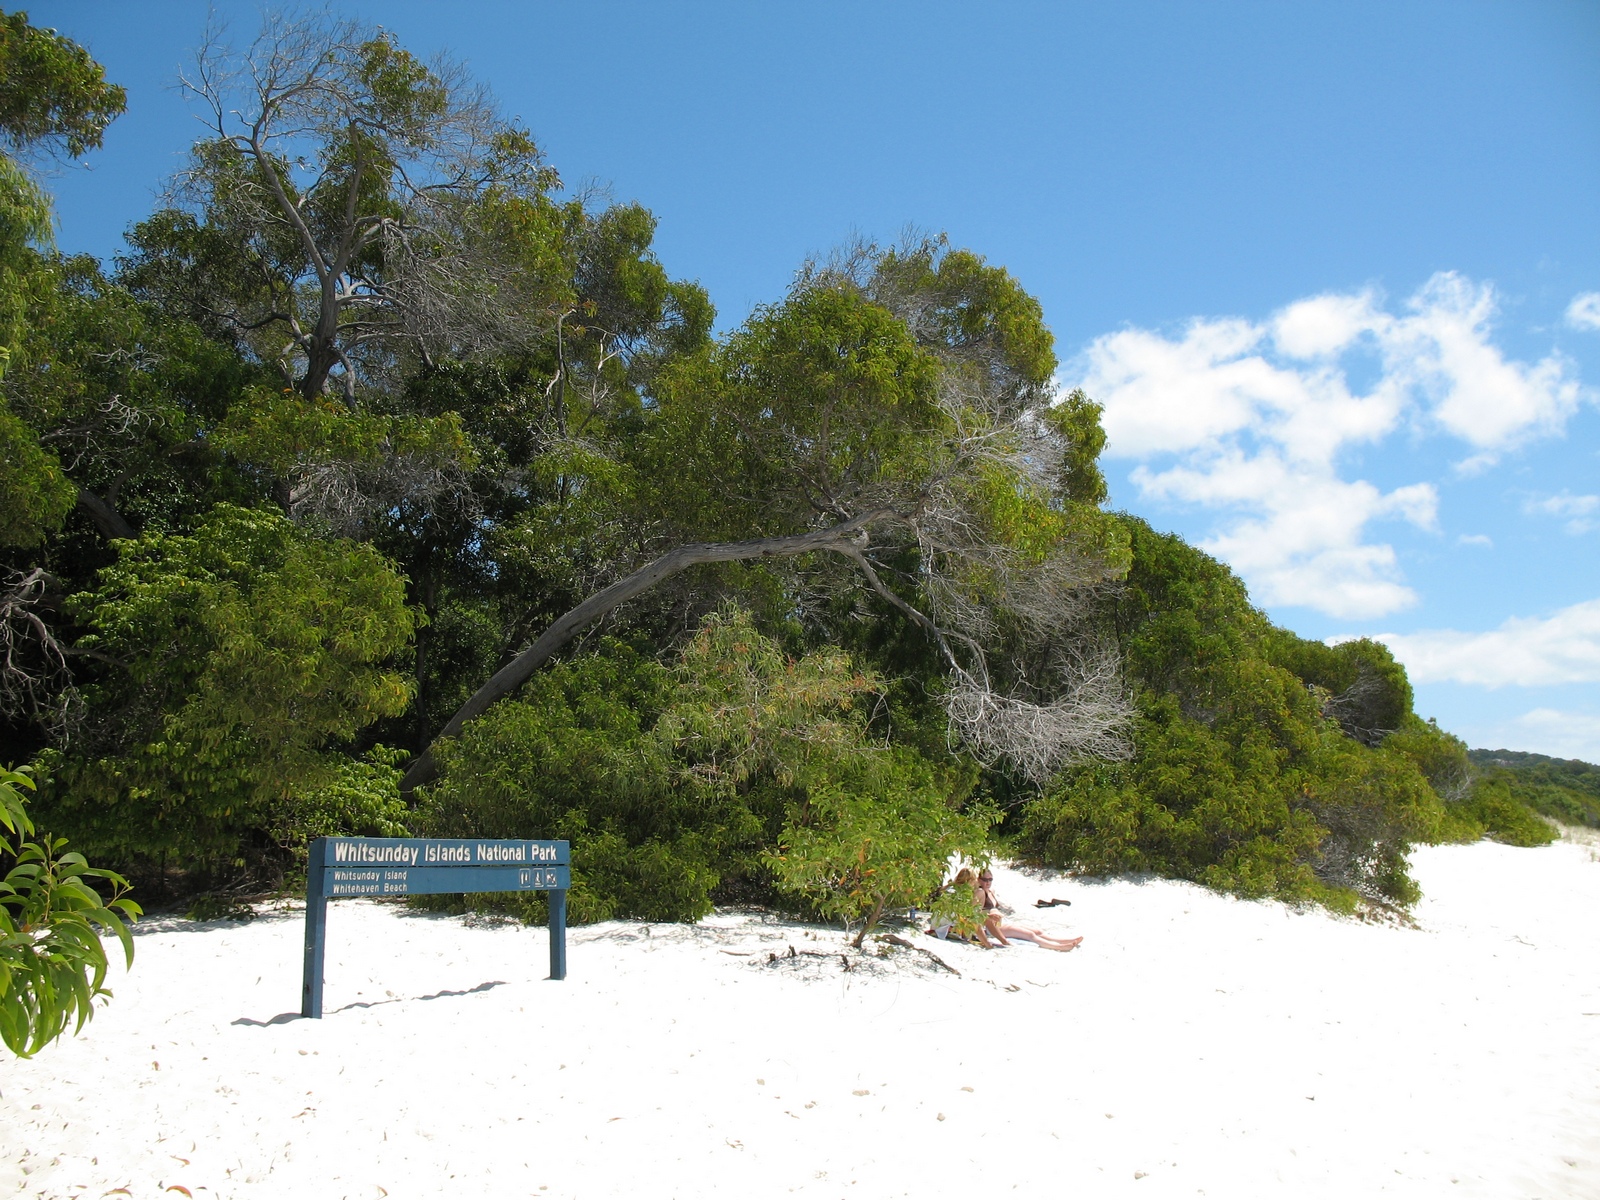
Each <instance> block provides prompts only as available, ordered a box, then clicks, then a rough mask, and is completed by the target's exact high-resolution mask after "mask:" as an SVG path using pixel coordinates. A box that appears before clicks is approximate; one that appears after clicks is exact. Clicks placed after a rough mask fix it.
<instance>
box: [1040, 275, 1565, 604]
mask: <svg viewBox="0 0 1600 1200" xmlns="http://www.w3.org/2000/svg"><path fill="white" fill-rule="evenodd" d="M1494 313H1495V299H1494V292H1493V289H1492V288H1491V287H1490V286H1489V285H1487V284H1484V285H1477V284H1474V283H1472V282H1470V281H1469V280H1467V279H1465V278H1463V277H1462V276H1460V275H1457V274H1455V273H1453V272H1444V273H1441V274H1438V275H1435V276H1434V277H1433V278H1432V279H1430V280H1429V281H1428V283H1427V284H1426V285H1425V286H1424V287H1423V288H1421V289H1420V290H1419V291H1418V292H1417V293H1416V294H1415V295H1414V296H1412V297H1411V299H1410V300H1409V301H1408V302H1407V304H1406V305H1405V310H1404V311H1403V312H1402V313H1400V314H1398V315H1397V314H1394V313H1391V312H1388V311H1386V310H1385V309H1384V308H1383V306H1382V304H1381V302H1380V298H1379V297H1378V295H1377V294H1376V293H1374V292H1372V291H1364V292H1358V293H1353V294H1329V295H1323V296H1313V297H1310V298H1308V299H1305V300H1300V301H1297V302H1296V303H1294V304H1291V305H1289V306H1288V307H1287V308H1285V309H1283V310H1282V311H1280V312H1279V313H1277V314H1275V315H1274V316H1273V317H1271V318H1270V319H1268V320H1267V321H1264V322H1260V323H1257V322H1252V321H1248V320H1243V319H1237V318H1232V319H1224V320H1201V319H1197V320H1194V321H1192V322H1190V324H1189V325H1188V326H1187V327H1186V328H1185V329H1184V330H1183V331H1182V332H1181V333H1180V334H1178V335H1177V336H1176V337H1167V336H1164V335H1162V334H1159V333H1154V332H1151V331H1149V330H1143V329H1128V330H1123V331H1121V332H1118V333H1112V334H1106V335H1104V336H1103V337H1100V338H1097V339H1095V340H1094V341H1093V342H1092V343H1090V345H1089V346H1088V347H1087V348H1086V349H1085V350H1084V352H1083V354H1082V355H1081V356H1080V357H1079V359H1078V360H1077V361H1076V362H1075V363H1074V364H1073V370H1072V372H1071V376H1072V383H1071V386H1081V387H1083V388H1084V390H1085V391H1087V392H1088V393H1089V394H1090V395H1091V396H1093V397H1095V399H1097V400H1098V401H1100V403H1101V404H1102V405H1104V406H1105V415H1104V424H1105V429H1106V435H1107V447H1106V456H1107V458H1108V459H1117V458H1121V459H1132V460H1135V462H1136V463H1137V466H1136V467H1135V469H1134V471H1133V473H1132V479H1133V482H1134V484H1135V486H1137V487H1138V488H1139V489H1140V491H1141V492H1142V493H1143V494H1144V495H1146V496H1147V497H1151V498H1160V499H1166V500H1170V501H1178V502H1184V503H1189V504H1195V505H1198V506H1201V507H1205V508H1211V509H1216V510H1221V511H1224V512H1227V513H1230V514H1231V516H1230V517H1229V518H1228V519H1227V520H1226V521H1225V522H1224V524H1223V525H1222V526H1221V527H1220V528H1219V529H1218V531H1217V532H1216V534H1215V535H1214V536H1213V537H1212V538H1211V539H1210V540H1209V541H1207V542H1206V543H1204V545H1205V546H1206V548H1207V549H1208V550H1211V551H1212V552H1213V553H1216V554H1218V555H1220V556H1221V557H1223V558H1225V559H1226V560H1227V561H1228V562H1229V563H1231V564H1232V565H1233V566H1234V567H1235V568H1236V569H1238V570H1239V571H1240V573H1241V574H1243V575H1244V576H1245V578H1246V580H1247V581H1248V582H1249V583H1250V585H1251V587H1252V589H1253V590H1254V591H1255V592H1256V593H1257V595H1258V598H1260V599H1261V600H1263V601H1265V602H1266V603H1268V604H1300V605H1307V606H1309V607H1311V608H1315V609H1318V610H1320V611H1322V612H1325V613H1328V614H1330V615H1333V616H1338V617H1372V616H1381V615H1383V614H1385V613H1390V612H1394V611H1397V610H1398V609H1401V608H1404V607H1406V606H1407V605H1410V604H1412V603H1415V601H1416V595H1415V593H1414V592H1413V591H1412V590H1411V589H1410V588H1409V587H1407V586H1406V585H1405V582H1404V580H1403V578H1402V577H1401V574H1400V570H1399V566H1398V562H1397V559H1396V556H1395V552H1394V549H1393V547H1392V546H1390V545H1387V544H1384V543H1382V542H1376V541H1373V540H1370V539H1369V537H1368V527H1369V525H1371V524H1372V523H1373V522H1376V521H1381V520H1402V521H1407V522H1410V523H1411V524H1413V525H1416V526H1418V527H1419V528H1422V529H1428V530H1436V529H1437V528H1438V521H1437V509H1438V494H1437V492H1436V491H1435V490H1434V488H1433V486H1432V485H1431V484H1429V483H1425V482H1417V483H1412V484H1409V485H1407V486H1404V487H1400V488H1396V489H1394V490H1393V491H1389V492H1384V491H1383V490H1381V489H1380V488H1378V487H1377V486H1375V485H1374V484H1372V483H1370V482H1367V481H1365V480H1359V479H1357V480H1352V479H1346V478H1344V477H1343V476H1342V475H1341V472H1340V470H1339V464H1340V459H1341V457H1342V456H1343V455H1344V454H1345V453H1346V452H1347V451H1349V450H1350V449H1351V448H1353V447H1357V446H1361V445H1370V444H1374V443H1378V442H1381V441H1383V440H1384V439H1385V438H1387V437H1388V436H1390V435H1391V434H1393V433H1395V432H1396V431H1397V430H1399V429H1401V428H1402V427H1405V426H1409V427H1411V428H1413V429H1415V430H1417V431H1420V432H1424V433H1427V432H1433V433H1444V434H1446V435H1448V436H1450V437H1452V438H1454V439H1456V440H1459V441H1462V442H1465V443H1466V445H1467V446H1468V447H1469V448H1470V450H1471V451H1472V452H1473V453H1472V454H1471V455H1470V456H1469V457H1468V458H1467V460H1466V461H1465V462H1464V463H1463V464H1462V467H1463V469H1466V470H1478V469H1483V468H1484V467H1486V466H1488V465H1491V464H1492V463H1493V462H1494V461H1495V459H1496V457H1497V456H1498V455H1499V454H1500V453H1502V452H1503V451H1505V450H1506V449H1508V448H1510V447H1513V446H1515V445H1517V444H1519V443H1520V442H1523V441H1526V440H1528V439H1530V438H1533V437H1536V436H1540V435H1544V434H1549V433H1554V432H1558V431H1559V430H1560V429H1561V427H1562V426H1563V425H1564V423H1565V422H1566V420H1567V419H1568V417H1570V416H1571V414H1572V413H1573V411H1574V410H1575V409H1576V407H1577V405H1578V403H1579V401H1580V399H1581V398H1582V395H1583V393H1582V389H1581V388H1580V385H1579V384H1578V382H1577V381H1576V380H1575V379H1573V378H1571V377H1570V365H1569V364H1568V363H1567V362H1566V361H1565V360H1564V359H1561V358H1559V357H1557V356H1554V355H1552V356H1549V357H1546V358H1544V359H1542V360H1541V361H1539V362H1538V363H1535V364H1527V363H1522V362H1516V361H1512V360H1508V359H1507V358H1506V357H1505V356H1504V355H1503V354H1502V353H1501V351H1500V350H1499V348H1498V347H1496V346H1495V345H1494V344H1493V343H1492V341H1491V340H1490V335H1491V320H1492V318H1493V316H1494ZM1361 359H1364V360H1365V361H1366V364H1367V366H1368V367H1369V368H1371V369H1375V379H1374V381H1373V382H1372V383H1371V384H1370V386H1368V387H1366V388H1365V389H1353V388H1352V386H1351V384H1350V380H1349V376H1348V374H1347V368H1348V367H1350V366H1351V365H1353V364H1354V362H1355V361H1358V360H1361Z"/></svg>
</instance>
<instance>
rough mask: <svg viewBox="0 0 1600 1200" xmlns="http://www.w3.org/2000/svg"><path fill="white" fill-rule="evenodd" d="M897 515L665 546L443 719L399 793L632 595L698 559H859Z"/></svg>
mask: <svg viewBox="0 0 1600 1200" xmlns="http://www.w3.org/2000/svg"><path fill="white" fill-rule="evenodd" d="M899 516H900V514H899V513H897V512H896V511H895V510H894V509H891V508H878V509H874V510H872V511H871V512H868V513H863V514H861V515H860V516H857V517H853V518H851V519H850V520H848V521H843V522H840V523H839V524H838V525H832V526H829V527H828V528H827V529H818V530H814V531H813V532H810V533H797V534H793V535H791V536H789V537H770V538H752V539H750V540H749V541H744V542H697V543H691V544H689V545H686V546H679V547H677V548H676V549H674V550H669V551H668V552H667V553H666V554H663V555H662V556H661V557H660V558H658V559H656V560H655V561H654V562H652V563H650V564H649V565H647V566H644V567H641V568H640V569H639V570H637V571H635V572H634V573H633V574H632V575H629V576H626V577H625V578H623V579H619V580H617V582H615V583H613V584H612V585H611V586H610V587H608V588H605V589H604V590H602V591H598V592H596V593H595V594H594V595H592V596H590V597H589V598H588V599H587V600H585V601H583V603H581V604H579V605H578V606H577V607H576V608H574V609H571V610H570V611H569V612H567V613H566V614H564V615H563V616H561V617H560V618H558V619H557V620H556V622H555V623H554V624H552V625H551V626H550V628H549V629H546V630H545V631H544V633H543V634H542V635H541V636H540V637H539V640H538V641H536V642H534V643H533V645H531V646H529V647H528V648H527V649H526V650H524V651H523V652H522V653H521V654H519V655H517V657H516V658H514V659H512V660H511V662H509V663H507V664H506V665H505V666H504V667H501V668H500V670H499V671H497V672H495V674H494V677H493V678H491V679H490V680H489V682H488V683H486V684H484V685H483V686H482V687H481V688H479V689H478V690H477V691H476V692H474V693H473V694H472V697H471V698H470V699H469V700H468V701H467V702H466V703H465V704H463V705H462V706H461V707H460V708H459V709H458V710H456V714H455V715H454V716H453V717H451V718H450V720H449V721H447V722H445V726H444V728H443V729H441V730H440V731H439V732H438V734H437V735H436V736H435V737H434V739H433V741H432V742H430V743H429V745H428V748H427V749H426V750H424V751H423V752H422V753H421V754H420V755H419V756H418V757H417V759H416V761H414V762H413V763H412V764H411V767H410V769H409V770H407V771H406V773H405V777H404V778H403V779H401V781H400V791H401V794H402V795H405V796H408V797H409V796H410V795H411V793H412V790H413V789H414V788H416V787H418V786H420V785H422V784H425V783H428V782H430V781H432V780H433V779H435V778H436V777H437V776H438V773H439V767H438V763H437V761H436V760H435V758H434V753H433V751H434V747H435V746H437V745H438V744H439V741H440V739H441V738H448V737H456V736H458V735H459V734H460V733H461V731H462V729H463V728H465V727H466V724H467V722H468V721H471V720H472V719H473V718H475V717H478V716H481V715H482V714H483V713H484V712H486V711H487V710H488V709H489V707H490V706H491V705H493V704H494V703H495V702H496V701H498V700H501V699H504V698H505V697H506V696H508V695H510V694H511V693H512V692H514V691H516V690H517V689H518V688H519V687H521V686H522V685H523V684H524V683H526V682H527V680H528V677H529V676H531V675H532V674H533V673H534V672H535V671H537V670H538V669H539V668H540V667H542V666H544V664H545V663H547V662H549V661H550V659H551V657H553V656H554V655H555V653H556V652H557V651H558V650H560V649H561V648H562V647H563V646H565V645H566V644H567V643H568V642H570V641H571V640H572V639H573V638H574V637H576V636H577V635H578V633H579V631H581V630H582V629H583V628H584V627H585V626H587V625H589V624H590V623H591V622H593V621H596V620H598V619H599V618H600V617H603V616H604V615H605V614H606V613H608V612H610V611H611V610H612V609H614V608H616V607H617V606H619V605H621V604H624V603H626V602H627V601H629V600H632V599H633V598H634V597H635V596H638V595H641V594H643V593H644V592H647V591H649V590H650V589H651V588H653V587H655V586H656V584H658V583H661V582H662V581H663V580H665V579H669V578H671V577H672V576H673V575H676V574H678V573H679V572H680V571H685V570H687V569H688V568H690V567H694V566H699V565H700V564H702V563H714V562H738V561H741V560H744V559H751V558H791V557H793V556H794V555H797V554H808V553H810V552H812V551H814V550H829V551H833V552H835V553H839V554H844V555H845V556H847V557H849V558H851V559H852V560H854V561H855V562H857V563H858V564H859V563H861V562H862V561H863V560H862V557H861V551H862V550H863V549H864V548H865V546H866V541H867V532H866V531H867V526H869V525H871V524H873V523H875V522H878V521H884V520H892V519H896V518H898V517H899Z"/></svg>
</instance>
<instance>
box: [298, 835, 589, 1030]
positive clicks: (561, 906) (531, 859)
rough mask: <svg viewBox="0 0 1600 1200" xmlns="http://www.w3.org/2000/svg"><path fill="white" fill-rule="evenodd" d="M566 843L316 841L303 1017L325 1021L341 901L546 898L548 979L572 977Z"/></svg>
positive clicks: (310, 876)
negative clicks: (331, 942)
mask: <svg viewBox="0 0 1600 1200" xmlns="http://www.w3.org/2000/svg"><path fill="white" fill-rule="evenodd" d="M571 863H572V851H571V847H570V846H569V845H568V844H567V843H566V842H535V841H524V840H520V839H513V840H505V839H482V838H361V837H336V838H327V837H324V838H318V839H317V840H316V841H314V842H312V843H311V861H310V863H309V867H308V870H307V871H306V959H305V973H304V976H303V978H302V982H301V987H300V1015H301V1016H302V1017H321V1016H322V960H323V952H324V950H325V949H326V942H327V933H328V901H329V900H334V899H337V898H339V897H341V896H424V895H429V894H437V893H440V892H549V893H550V978H551V979H565V978H566V977H567V889H568V888H569V887H571V886H572V867H571Z"/></svg>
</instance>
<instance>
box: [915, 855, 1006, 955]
mask: <svg viewBox="0 0 1600 1200" xmlns="http://www.w3.org/2000/svg"><path fill="white" fill-rule="evenodd" d="M962 888H971V889H972V899H973V903H975V904H976V903H977V901H978V876H977V874H976V872H974V871H973V869H972V868H971V867H962V868H961V869H960V870H959V871H957V872H956V877H955V878H954V879H952V880H951V881H950V882H949V883H948V884H947V885H946V889H948V890H949V891H951V892H955V893H956V894H957V895H959V894H960V891H961V889H962ZM928 932H929V933H931V934H932V935H933V936H934V937H936V938H955V940H956V941H958V942H970V941H973V940H976V941H977V943H978V945H980V946H982V947H983V948H984V949H985V950H992V949H993V948H994V943H993V942H991V941H990V940H989V933H988V930H987V929H985V928H984V926H983V925H979V926H978V927H977V928H976V929H975V930H973V932H972V936H971V937H968V936H967V935H965V934H963V933H958V932H956V931H955V927H954V926H952V925H951V924H949V923H948V922H946V923H944V924H942V925H939V926H937V927H935V928H933V929H930V930H928ZM1002 944H1004V939H1002Z"/></svg>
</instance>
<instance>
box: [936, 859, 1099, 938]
mask: <svg viewBox="0 0 1600 1200" xmlns="http://www.w3.org/2000/svg"><path fill="white" fill-rule="evenodd" d="M970 873H971V872H968V874H970ZM956 878H957V879H958V880H959V879H960V878H961V877H960V876H959V875H958V876H956ZM974 887H975V890H974V893H973V894H974V896H975V897H976V898H977V901H978V907H980V908H981V909H983V912H984V921H983V929H982V930H981V931H980V936H981V935H982V934H985V933H990V934H993V935H994V936H995V937H996V938H997V939H998V940H999V942H1000V944H1001V945H1002V946H1009V945H1010V944H1011V943H1010V942H1009V941H1007V940H1006V939H1007V938H1017V939H1018V940H1019V941H1024V942H1032V943H1033V944H1034V945H1035V946H1043V947H1044V948H1045V949H1046V950H1076V949H1077V948H1078V947H1079V946H1080V945H1082V944H1083V939H1082V938H1081V937H1075V938H1053V937H1051V936H1049V935H1048V934H1047V933H1045V932H1044V931H1043V930H1042V929H1035V928H1034V927H1033V926H1032V925H1024V924H1022V923H1021V922H1020V921H1014V920H1012V919H1011V916H1010V914H1011V910H1010V909H1009V908H1006V907H1005V906H1004V905H1002V904H1001V903H1000V898H999V897H998V896H996V895H995V894H994V874H993V872H990V871H985V872H984V873H983V874H982V875H979V876H978V879H977V883H976V884H975V885H974ZM985 944H987V942H985Z"/></svg>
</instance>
